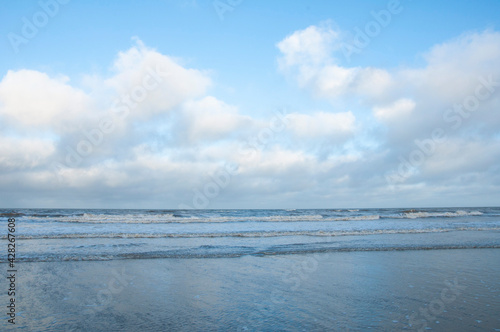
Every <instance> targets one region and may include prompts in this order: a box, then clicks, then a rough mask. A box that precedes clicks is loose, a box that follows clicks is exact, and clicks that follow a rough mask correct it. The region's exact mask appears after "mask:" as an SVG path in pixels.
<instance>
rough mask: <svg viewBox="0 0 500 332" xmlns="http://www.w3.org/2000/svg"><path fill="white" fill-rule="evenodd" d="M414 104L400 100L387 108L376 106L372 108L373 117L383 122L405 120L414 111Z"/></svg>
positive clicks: (404, 99)
mask: <svg viewBox="0 0 500 332" xmlns="http://www.w3.org/2000/svg"><path fill="white" fill-rule="evenodd" d="M415 105H416V104H415V102H414V101H413V100H411V99H407V98H401V99H398V100H396V101H395V102H393V103H392V104H391V105H388V106H383V107H380V106H376V107H374V108H373V112H374V113H375V117H376V118H377V119H378V120H380V121H384V122H391V121H393V120H397V119H401V118H406V117H408V116H410V115H411V113H412V112H413V110H414V109H415Z"/></svg>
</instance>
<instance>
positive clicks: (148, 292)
mask: <svg viewBox="0 0 500 332" xmlns="http://www.w3.org/2000/svg"><path fill="white" fill-rule="evenodd" d="M498 257H499V256H498V249H460V250H430V251H429V250H428V251H379V252H333V253H320V254H301V255H283V256H280V255H278V256H264V257H257V256H244V257H238V258H210V259H208V258H203V259H196V258H190V259H154V260H133V259H131V260H114V261H109V262H101V261H90V262H72V261H70V262H25V263H20V264H19V272H18V274H19V277H18V285H19V306H18V313H19V315H18V317H17V324H16V327H17V328H19V329H21V330H36V331H71V330H75V331H179V330H180V331H226V330H241V331H245V330H248V331H280V330H287V331H332V330H333V331H347V330H349V331H365V330H373V331H395V330H415V331H417V330H418V328H419V327H423V326H424V325H423V324H426V327H427V328H428V329H432V330H435V331H494V330H495V329H500V317H499V315H498V312H500V282H499V279H498V275H500V262H499V259H498ZM450 285H451V290H450ZM0 287H2V288H5V282H2V283H1V284H0ZM446 289H448V290H450V291H448V292H447V293H446V291H445V293H446V294H445V295H446V296H445V297H444V298H443V297H442V294H443V290H446ZM452 291H455V293H453V292H452ZM441 298H443V299H446V303H445V302H443V301H442V300H441ZM440 301H441V302H440ZM441 303H442V305H441ZM429 306H430V309H429ZM421 310H427V316H425V315H424V314H422V311H421ZM412 314H416V316H415V318H414V319H413V323H414V324H413V326H411V327H410V326H409V324H410V317H411V315H412ZM429 318H432V319H429ZM2 324H3V328H2V329H3V330H4V329H5V328H6V327H7V328H9V327H8V326H7V324H6V321H5V320H4V321H3V322H2Z"/></svg>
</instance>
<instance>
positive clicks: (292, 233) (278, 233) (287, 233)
mask: <svg viewBox="0 0 500 332" xmlns="http://www.w3.org/2000/svg"><path fill="white" fill-rule="evenodd" d="M499 230H500V227H457V228H428V229H375V230H373V229H372V230H349V231H323V230H316V231H248V232H219V233H217V232H213V233H94V234H92V233H68V234H44V235H18V237H17V239H20V240H38V239H99V238H110V239H111V238H123V239H131V238H144V239H158V238H222V237H247V238H260V237H279V236H324V237H334V236H353V235H381V234H422V233H442V232H451V231H499ZM1 239H3V240H5V239H6V237H5V236H2V237H1Z"/></svg>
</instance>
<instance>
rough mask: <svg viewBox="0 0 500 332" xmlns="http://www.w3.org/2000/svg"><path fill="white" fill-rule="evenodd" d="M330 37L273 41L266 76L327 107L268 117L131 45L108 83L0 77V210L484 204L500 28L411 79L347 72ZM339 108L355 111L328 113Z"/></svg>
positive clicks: (405, 71) (337, 36) (430, 59)
mask: <svg viewBox="0 0 500 332" xmlns="http://www.w3.org/2000/svg"><path fill="white" fill-rule="evenodd" d="M342 36H343V33H342V31H337V30H335V29H333V28H331V27H329V26H328V25H327V24H320V25H318V26H310V27H307V28H306V29H304V30H299V31H295V32H293V33H291V34H290V35H289V36H287V37H285V38H284V39H283V40H281V41H279V42H278V43H277V44H276V46H277V51H278V52H279V54H278V56H277V60H278V68H277V70H278V71H279V72H280V73H281V74H282V75H283V76H284V77H285V78H287V79H288V81H289V82H291V84H292V85H294V86H296V88H297V89H301V90H304V91H306V92H307V93H309V94H310V97H311V98H316V99H320V100H325V101H328V102H330V103H331V107H329V108H328V109H311V110H296V109H285V110H280V111H279V110H276V109H269V112H268V116H267V117H262V116H260V117H256V116H255V115H253V114H251V113H250V114H243V113H242V112H241V110H240V105H231V104H228V103H226V102H224V101H223V100H220V99H219V98H217V97H216V96H214V95H212V94H211V87H212V86H213V85H214V84H215V83H214V82H213V79H212V77H211V72H210V71H208V70H202V69H195V68H188V67H187V66H185V65H184V64H183V63H182V60H180V59H177V58H174V57H172V56H168V55H164V54H161V53H159V52H158V51H156V50H154V49H151V48H148V47H147V46H145V45H144V44H143V43H142V42H141V41H140V40H138V39H137V40H136V43H135V45H133V46H132V47H131V48H130V49H129V50H126V51H124V52H120V53H119V54H117V56H116V58H115V59H114V61H112V63H111V66H110V71H109V72H108V73H106V74H105V75H103V74H100V73H98V74H92V75H90V74H89V75H86V76H85V77H84V78H83V79H82V80H81V81H79V82H74V81H72V80H71V79H70V78H69V77H67V76H65V75H59V76H51V75H49V74H47V73H44V72H40V71H36V70H31V69H22V70H16V71H14V70H11V71H8V72H7V73H5V74H4V76H3V77H2V78H1V80H0V127H1V133H0V170H1V173H0V186H1V187H2V191H3V192H4V193H5V194H4V197H2V200H3V205H5V206H20V207H122V208H123V207H130V208H133V207H137V208H162V207H166V208H177V207H179V206H184V207H186V206H189V207H196V206H199V207H203V208H205V207H206V208H215V207H225V208H252V207H253V208H265V207H294V208H295V207H311V208H312V207H330V206H332V207H356V206H358V207H363V206H366V207H369V206H404V205H406V206H422V205H436V204H437V205H442V202H449V205H482V204H481V202H486V204H484V205H488V202H493V201H494V200H492V197H493V199H497V198H498V192H499V190H498V189H499V186H500V177H499V175H498V174H499V172H498V171H499V168H500V166H499V165H500V135H499V132H500V116H499V115H500V114H499V110H500V93H499V91H500V33H498V32H496V31H490V30H487V31H483V32H474V33H467V34H464V35H461V36H458V37H457V38H456V39H453V40H450V41H447V42H445V43H442V44H440V45H435V46H434V47H433V48H431V49H430V50H427V51H426V52H425V53H424V56H423V57H424V60H425V65H424V66H422V67H420V68H407V67H398V66H397V64H396V66H395V67H394V68H375V67H361V66H349V65H344V64H343V62H344V61H343V58H342V52H341V49H340V45H341V43H342V38H343V37H342ZM339 100H348V101H352V100H355V101H356V107H355V108H352V109H339V106H338V101H339ZM200 197H202V198H200ZM436 197H443V200H442V201H439V200H437V201H436ZM471 197H474V198H472V199H471ZM495 197H496V198H495ZM488 199H489V201H488ZM196 200H198V201H196ZM202 200H203V203H200V202H201V201H202ZM196 202H198V204H196ZM436 202H437V203H436ZM440 203H441V204H440ZM454 203H456V204H454ZM490 205H491V203H490Z"/></svg>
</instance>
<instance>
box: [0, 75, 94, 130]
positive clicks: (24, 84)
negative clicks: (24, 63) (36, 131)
mask: <svg viewBox="0 0 500 332" xmlns="http://www.w3.org/2000/svg"><path fill="white" fill-rule="evenodd" d="M88 110H89V98H88V96H87V95H86V94H85V93H84V92H82V91H81V90H79V89H78V88H74V87H72V86H71V85H69V79H68V78H67V77H63V76H62V77H57V78H51V77H49V76H48V75H47V74H45V73H41V72H38V71H34V70H19V71H8V72H7V74H6V75H5V76H4V77H3V79H2V80H1V81H0V116H4V117H5V119H6V120H7V121H9V123H10V124H11V125H14V126H21V127H22V126H29V127H34V128H50V127H52V128H54V127H56V128H57V127H59V126H61V125H62V124H63V123H64V122H66V121H69V120H71V119H75V118H77V117H81V116H82V115H85V112H87V111H88Z"/></svg>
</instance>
